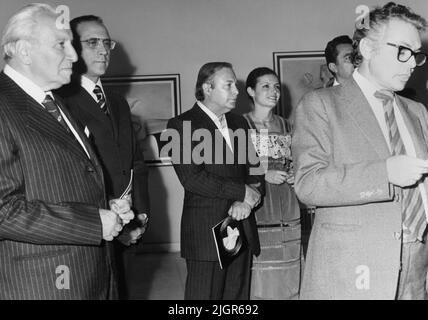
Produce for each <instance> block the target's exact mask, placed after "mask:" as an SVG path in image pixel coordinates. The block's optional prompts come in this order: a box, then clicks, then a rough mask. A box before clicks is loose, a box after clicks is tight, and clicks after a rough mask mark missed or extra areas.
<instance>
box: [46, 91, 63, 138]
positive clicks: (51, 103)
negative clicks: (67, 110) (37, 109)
mask: <svg viewBox="0 0 428 320" xmlns="http://www.w3.org/2000/svg"><path fill="white" fill-rule="evenodd" d="M42 104H43V106H44V107H45V108H46V111H48V112H49V114H50V115H51V116H52V117H54V118H55V119H56V121H58V122H59V123H60V125H61V126H62V127H63V128H64V129H65V130H66V131H67V132H70V128H69V127H68V126H67V123H65V120H64V118H63V117H62V115H61V112H60V111H59V107H58V105H57V103H56V102H55V100H53V99H52V97H51V96H50V95H46V97H45V100H43V102H42Z"/></svg>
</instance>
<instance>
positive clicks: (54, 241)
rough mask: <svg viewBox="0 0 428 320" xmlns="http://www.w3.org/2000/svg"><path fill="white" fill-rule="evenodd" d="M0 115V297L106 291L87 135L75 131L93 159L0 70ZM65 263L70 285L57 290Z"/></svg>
mask: <svg viewBox="0 0 428 320" xmlns="http://www.w3.org/2000/svg"><path fill="white" fill-rule="evenodd" d="M63 109H64V112H65V113H66V114H67V116H68V118H69V119H70V121H71V122H72V124H73V126H74V127H75V128H76V129H78V127H77V125H76V124H75V123H74V121H73V120H72V118H71V117H70V115H69V114H68V113H67V110H66V109H65V108H63ZM0 119H1V121H0V199H1V202H0V240H1V241H0V288H1V289H0V299H105V298H107V297H108V296H109V291H110V290H111V289H112V288H113V284H114V282H113V279H112V273H111V260H110V256H109V252H108V250H106V247H105V245H103V244H104V242H103V241H102V225H101V220H100V216H99V213H98V208H99V207H105V205H106V199H105V190H104V181H103V174H102V169H101V167H100V164H99V163H98V161H97V159H96V156H95V154H94V152H93V150H92V149H91V147H90V145H89V143H88V141H87V140H86V139H85V137H84V135H83V133H82V132H79V131H78V132H79V134H80V136H81V137H82V140H83V141H84V143H85V144H86V148H87V149H88V151H89V152H90V155H91V159H89V158H88V157H87V155H86V154H85V152H84V150H83V148H82V147H81V145H80V144H79V143H78V141H77V140H76V139H75V137H74V136H72V135H70V134H68V133H67V132H66V131H65V130H64V129H63V128H62V127H61V125H60V124H59V123H58V122H57V121H56V120H55V119H54V118H53V117H52V116H51V115H49V113H48V112H47V111H46V110H45V109H44V108H43V107H42V106H40V105H39V104H38V103H37V102H36V101H34V99H32V98H31V97H30V96H29V95H27V94H26V93H25V92H24V91H23V90H22V89H21V88H20V87H19V86H18V85H17V84H16V83H15V82H14V81H12V80H11V79H10V78H9V77H8V76H6V75H5V74H4V73H1V74H0ZM64 266H65V267H67V268H68V270H69V284H70V287H69V289H58V288H57V286H56V283H57V281H58V280H57V279H58V277H59V276H60V275H64V273H63V271H61V270H64V269H63V268H64ZM58 267H59V268H58ZM56 272H58V273H56Z"/></svg>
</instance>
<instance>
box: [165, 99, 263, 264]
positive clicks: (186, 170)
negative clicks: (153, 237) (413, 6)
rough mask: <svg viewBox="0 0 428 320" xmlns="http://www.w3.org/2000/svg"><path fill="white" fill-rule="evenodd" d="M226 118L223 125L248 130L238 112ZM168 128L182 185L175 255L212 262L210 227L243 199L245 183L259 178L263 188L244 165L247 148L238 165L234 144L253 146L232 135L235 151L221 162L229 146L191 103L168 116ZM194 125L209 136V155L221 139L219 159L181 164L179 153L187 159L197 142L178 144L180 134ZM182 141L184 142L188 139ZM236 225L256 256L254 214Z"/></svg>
mask: <svg viewBox="0 0 428 320" xmlns="http://www.w3.org/2000/svg"><path fill="white" fill-rule="evenodd" d="M226 119H227V124H228V127H229V129H231V130H236V129H239V128H242V129H245V132H248V131H247V129H248V124H247V121H246V120H245V119H244V117H242V116H239V115H236V114H233V113H230V112H229V113H227V114H226ZM187 121H189V122H190V123H191V130H190V131H189V136H187V129H184V130H183V128H184V126H183V123H184V122H187ZM187 124H188V123H187ZM187 124H186V126H187ZM168 128H170V129H175V130H177V132H179V133H180V137H181V139H180V157H181V160H180V163H177V162H175V163H174V169H175V171H176V173H177V176H178V178H179V180H180V182H181V184H182V185H183V187H184V204H183V215H182V219H181V255H182V256H183V257H184V258H186V259H193V260H204V261H216V260H217V252H216V248H215V243H214V240H213V235H212V232H211V228H212V227H213V226H214V225H216V224H217V223H218V222H220V221H221V220H222V219H224V218H226V217H227V216H228V210H229V208H230V206H231V205H232V203H233V202H234V201H243V200H244V198H245V184H251V183H257V182H260V183H261V186H260V188H259V189H260V191H261V192H262V193H264V179H263V175H258V176H255V175H254V176H251V175H249V168H250V165H249V161H248V157H247V156H248V154H247V153H245V157H244V161H243V162H244V163H243V164H238V154H239V152H238V147H239V148H244V147H245V148H246V149H245V150H248V148H253V145H252V143H251V141H248V139H247V140H246V141H245V142H243V144H241V145H239V144H238V140H237V139H235V143H234V144H233V146H234V150H235V152H234V155H233V158H232V159H233V163H231V164H226V161H225V159H226V157H227V153H230V149H229V147H228V146H227V144H226V142H225V141H224V138H223V137H222V136H221V134H220V135H218V134H219V132H218V134H217V138H218V139H221V140H222V141H218V139H216V135H215V130H216V129H217V127H216V125H215V124H214V122H213V121H212V120H211V119H210V118H209V117H208V115H207V114H206V113H205V112H203V111H202V109H201V108H200V107H199V106H198V105H197V104H195V105H194V107H193V108H192V109H190V110H189V111H187V112H185V113H183V114H181V115H179V116H178V117H175V118H173V119H171V120H170V121H169V122H168ZM197 129H206V130H208V132H209V135H210V136H211V137H212V145H210V144H209V145H208V148H207V150H208V149H209V146H211V147H212V150H210V151H212V152H211V153H212V157H213V158H214V157H215V156H216V152H215V148H214V146H215V144H219V142H220V143H222V142H223V157H222V159H221V160H222V161H221V163H220V164H215V163H214V160H213V161H211V164H207V163H202V164H195V163H194V162H193V160H192V162H191V163H190V164H184V163H183V158H184V157H187V156H188V158H189V159H190V158H191V156H190V155H191V153H190V154H189V152H192V151H191V150H193V149H194V148H195V146H197V145H198V144H199V143H200V142H199V141H192V143H191V148H190V149H191V150H190V149H189V150H187V149H186V143H183V137H184V139H186V137H188V138H189V139H190V136H191V135H193V133H194V132H195V130H197ZM216 140H217V141H216ZM241 142H242V141H241ZM248 142H250V143H248ZM208 143H209V142H208ZM232 143H233V142H232ZM187 145H188V146H190V145H189V144H187ZM241 150H244V149H241ZM252 150H254V149H252ZM253 152H255V151H253ZM254 154H255V153H254ZM217 155H218V150H217ZM173 161H174V159H173ZM254 166H257V164H254ZM242 226H243V228H244V232H245V236H246V238H247V241H248V243H249V245H250V250H251V251H252V252H253V253H254V254H256V255H258V254H259V253H260V243H259V238H258V233H257V228H256V222H255V217H254V213H251V215H250V216H249V217H248V218H247V219H245V220H243V223H242Z"/></svg>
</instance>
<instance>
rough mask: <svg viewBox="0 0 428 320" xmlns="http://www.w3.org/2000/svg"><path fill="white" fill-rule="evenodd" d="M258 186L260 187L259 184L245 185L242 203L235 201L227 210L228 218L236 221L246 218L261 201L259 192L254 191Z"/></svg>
mask: <svg viewBox="0 0 428 320" xmlns="http://www.w3.org/2000/svg"><path fill="white" fill-rule="evenodd" d="M258 186H260V182H259V183H257V184H252V185H245V199H244V201H242V202H241V201H235V202H234V203H233V204H232V206H231V207H230V208H229V211H228V214H229V216H231V217H232V218H233V219H235V220H237V221H239V220H244V219H247V218H248V216H249V215H250V213H251V210H252V209H253V208H254V207H256V206H257V205H258V204H259V203H260V201H261V195H260V192H259V191H258V190H257V189H256V188H257V187H258Z"/></svg>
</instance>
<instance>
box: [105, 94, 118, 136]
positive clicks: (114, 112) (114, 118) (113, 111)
mask: <svg viewBox="0 0 428 320" xmlns="http://www.w3.org/2000/svg"><path fill="white" fill-rule="evenodd" d="M104 92H105V94H106V103H107V108H108V110H109V112H110V121H109V122H110V123H109V125H111V126H112V129H113V136H114V139H115V140H117V136H118V121H119V118H120V114H119V109H118V108H117V103H118V102H117V101H115V100H114V98H113V96H112V95H111V94H110V93H108V92H107V91H106V90H104ZM105 118H107V120H109V119H108V117H105Z"/></svg>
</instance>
